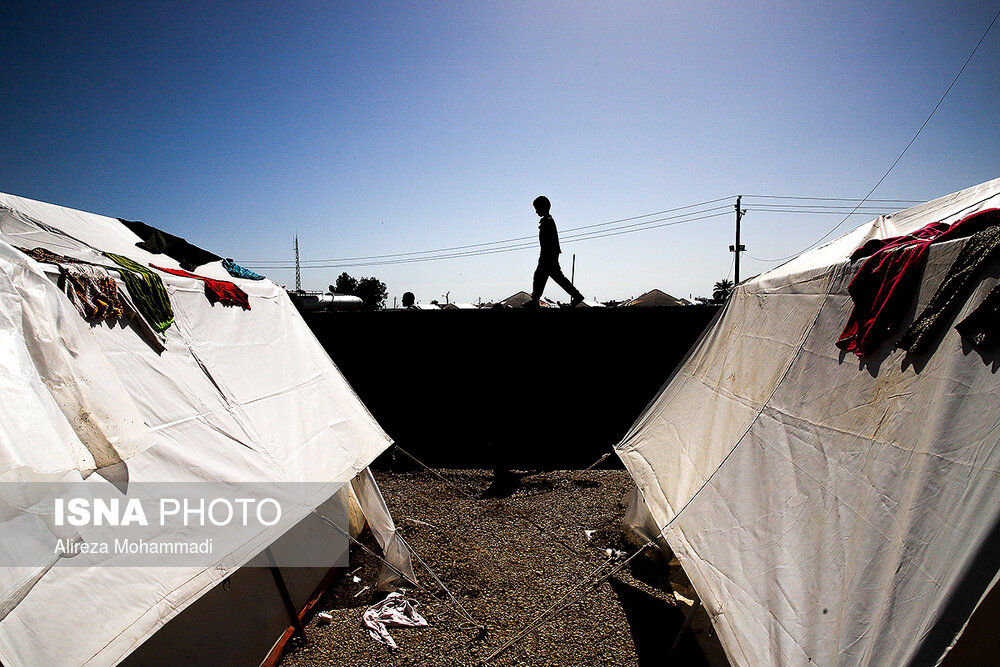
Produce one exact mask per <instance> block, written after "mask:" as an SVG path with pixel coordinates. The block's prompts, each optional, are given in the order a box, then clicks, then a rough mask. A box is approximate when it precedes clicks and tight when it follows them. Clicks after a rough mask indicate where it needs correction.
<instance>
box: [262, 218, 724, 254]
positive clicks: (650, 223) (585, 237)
mask: <svg viewBox="0 0 1000 667" xmlns="http://www.w3.org/2000/svg"><path fill="white" fill-rule="evenodd" d="M720 209H721V210H720ZM728 209H729V206H716V207H714V208H710V209H704V210H701V211H693V212H691V213H686V214H683V215H677V216H668V217H665V218H656V219H653V220H645V221H643V222H638V223H633V224H630V225H621V226H619V227H615V228H611V229H598V230H593V231H588V232H577V233H570V234H564V235H562V236H561V237H560V244H567V243H577V242H580V241H590V240H593V239H599V238H607V237H610V236H620V235H622V234H631V233H635V232H639V231H646V230H650V229H658V228H661V227H670V226H674V225H683V224H687V223H691V222H696V221H700V220H707V219H710V218H717V217H720V216H724V215H729V213H728ZM711 211H717V212H715V213H712V212H711ZM700 213H705V215H698V214H700ZM602 224H607V223H602ZM576 229H582V228H576ZM524 238H525V240H524V241H518V240H517V239H510V240H508V241H498V242H495V243H502V244H507V245H502V246H500V247H496V248H481V249H479V250H465V251H451V252H441V253H440V254H436V255H427V256H423V257H404V255H409V254H416V253H399V254H396V255H387V256H385V257H386V258H385V259H371V260H365V259H363V258H356V259H357V261H355V260H350V259H345V260H343V261H340V262H336V263H334V262H331V263H324V264H311V265H308V266H301V268H302V269H320V268H322V269H329V268H348V267H358V266H384V265H388V264H412V263H419V262H430V261H437V260H443V259H458V258H462V257H478V256H482V255H494V254H498V253H506V252H514V251H518V250H527V249H529V248H535V247H537V243H538V242H537V239H536V238H535V237H534V236H529V237H524ZM482 245H485V244H482ZM427 252H434V251H427ZM300 265H301V263H300ZM245 266H246V267H247V268H253V269H261V270H268V269H270V270H274V269H291V268H295V264H294V263H292V264H289V263H284V264H279V265H274V266H263V265H260V264H251V263H249V262H247V263H246V264H245Z"/></svg>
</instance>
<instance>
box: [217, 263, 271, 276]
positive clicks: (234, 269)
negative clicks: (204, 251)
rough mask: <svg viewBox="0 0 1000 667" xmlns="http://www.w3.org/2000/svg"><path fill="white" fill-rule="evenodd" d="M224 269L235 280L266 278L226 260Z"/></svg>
mask: <svg viewBox="0 0 1000 667" xmlns="http://www.w3.org/2000/svg"><path fill="white" fill-rule="evenodd" d="M222 268H224V269H225V270H226V271H228V272H229V275H231V276H232V277H233V278H245V279H246V280H263V279H264V276H262V275H260V274H259V273H255V272H253V271H251V270H250V269H245V268H243V267H242V266H240V265H239V264H237V263H236V262H234V261H233V260H231V259H229V258H226V259H224V260H222Z"/></svg>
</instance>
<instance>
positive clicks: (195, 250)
mask: <svg viewBox="0 0 1000 667" xmlns="http://www.w3.org/2000/svg"><path fill="white" fill-rule="evenodd" d="M118 220H119V221H120V222H121V223H122V224H123V225H125V226H126V227H128V228H129V229H130V230H132V233H134V234H135V235H136V236H138V237H139V238H140V239H142V240H141V241H139V242H138V243H136V244H135V245H136V247H139V248H142V249H143V250H146V251H148V252H151V253H153V254H154V255H159V254H164V255H166V256H167V257H170V258H172V259H175V260H177V262H178V263H179V264H180V265H181V267H182V268H184V269H186V270H188V271H194V270H195V269H197V268H198V267H199V266H201V265H202V264H208V263H209V262H217V261H218V260H220V259H222V258H221V257H219V256H218V255H216V254H215V253H212V252H209V251H207V250H204V249H203V248H199V247H198V246H196V245H194V244H192V243H189V242H188V241H186V240H185V239H182V238H181V237H179V236H174V235H173V234H168V233H166V232H164V231H161V230H159V229H157V228H156V227H151V226H149V225H147V224H146V223H145V222H140V221H138V220H125V219H123V218H118Z"/></svg>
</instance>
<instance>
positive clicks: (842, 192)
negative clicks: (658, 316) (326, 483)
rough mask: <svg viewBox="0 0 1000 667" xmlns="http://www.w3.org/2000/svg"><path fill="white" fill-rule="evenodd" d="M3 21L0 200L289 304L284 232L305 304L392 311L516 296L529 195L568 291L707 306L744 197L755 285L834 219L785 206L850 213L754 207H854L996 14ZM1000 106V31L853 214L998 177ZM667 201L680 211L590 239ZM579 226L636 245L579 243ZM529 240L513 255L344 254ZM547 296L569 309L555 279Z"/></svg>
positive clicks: (324, 11)
mask: <svg viewBox="0 0 1000 667" xmlns="http://www.w3.org/2000/svg"><path fill="white" fill-rule="evenodd" d="M3 9H4V11H3V14H4V18H5V21H4V32H3V52H4V56H3V66H2V67H0V95H2V96H3V104H2V105H0V133H2V136H3V142H2V149H0V191H4V192H9V193H12V194H17V195H22V196H25V197H30V198H33V199H39V200H42V201H47V202H52V203H56V204H60V205H64V206H69V207H72V208H79V209H83V210H87V211H92V212H95V213H102V214H106V215H111V216H115V217H124V218H130V219H139V220H143V221H145V222H147V223H149V224H152V225H154V226H157V227H160V228H162V229H164V230H166V231H169V232H171V233H174V234H177V235H179V236H184V237H185V238H187V239H188V240H190V241H191V242H193V243H195V244H197V245H201V246H203V247H205V248H208V249H210V250H213V251H215V252H217V253H219V254H221V255H224V256H227V257H233V258H234V259H236V261H238V262H240V263H243V264H245V265H248V266H257V267H261V268H260V269H259V270H261V271H262V272H263V273H265V274H266V275H268V277H270V278H272V279H274V280H275V281H277V282H279V283H283V284H287V285H288V286H290V287H291V286H292V285H293V284H294V271H293V270H291V269H289V268H278V266H279V265H282V266H286V267H287V266H290V265H291V263H292V260H293V250H292V243H293V237H294V236H295V235H296V234H298V237H299V245H300V254H301V258H302V260H303V264H304V266H306V267H307V268H304V269H303V274H302V282H303V287H305V288H307V289H320V288H325V287H326V285H328V284H330V283H332V282H334V280H335V278H336V276H337V275H338V274H339V273H341V272H342V271H347V272H349V273H351V275H353V276H355V277H362V276H370V275H374V276H376V277H378V278H380V279H382V280H384V281H385V282H386V283H387V285H388V287H389V292H390V298H389V301H390V305H391V303H392V301H393V297H396V298H399V297H400V296H401V295H402V293H403V292H404V291H407V290H409V291H412V292H414V293H415V294H416V296H417V299H418V300H420V301H430V300H432V299H438V300H442V301H443V300H444V298H445V296H444V295H445V294H446V293H447V294H448V295H449V297H448V298H449V299H450V300H451V301H477V300H478V299H480V298H481V299H482V300H483V301H488V300H491V299H501V298H504V297H506V296H509V295H510V294H512V293H514V292H516V291H518V290H521V289H525V290H530V285H531V274H532V271H533V269H534V264H535V260H536V258H537V249H536V246H535V245H534V243H535V242H533V241H532V239H531V237H533V236H534V235H536V234H537V217H536V216H535V215H534V212H533V210H532V208H531V201H532V199H534V197H535V196H536V195H538V194H546V195H548V196H549V198H550V199H551V200H552V203H553V208H552V214H553V216H554V217H555V219H556V222H557V224H558V225H559V228H560V231H561V233H562V235H563V238H564V243H563V251H564V254H563V260H562V264H563V268H564V270H565V271H566V273H567V274H569V273H570V269H571V264H572V256H573V255H574V254H575V255H576V282H577V284H578V286H579V287H580V288H581V289H582V290H583V292H584V293H585V294H586V295H587V296H588V297H596V298H598V299H601V300H608V299H621V298H626V297H629V296H637V295H639V294H640V293H642V292H645V291H647V290H649V289H651V288H654V287H655V288H659V289H662V290H664V291H667V292H669V293H671V294H674V295H675V296H680V297H688V296H689V295H693V296H699V295H709V294H710V293H711V289H712V285H713V283H714V282H716V281H717V280H720V279H721V278H725V277H727V276H728V277H732V274H733V271H732V254H731V253H730V252H729V251H728V246H729V245H730V244H732V243H733V238H732V237H733V228H734V218H735V216H734V213H733V208H732V205H733V203H734V197H735V195H738V194H742V195H745V198H744V207H745V208H747V209H748V212H747V214H746V216H745V217H744V220H743V243H744V244H745V245H746V246H747V255H745V256H744V258H743V260H742V268H741V277H742V278H745V277H748V276H750V275H753V274H755V273H759V272H761V271H764V270H766V269H769V268H772V267H773V266H775V265H776V264H777V262H776V261H761V259H767V260H774V259H777V258H780V257H784V256H787V255H789V254H793V253H796V252H798V251H800V250H802V249H803V248H805V247H807V246H809V245H810V244H812V243H813V242H814V241H816V240H817V239H818V238H819V237H821V236H823V235H824V234H825V233H826V232H828V231H829V230H830V229H831V228H832V227H834V226H835V225H836V224H837V223H838V222H840V221H841V220H842V219H843V217H844V215H845V214H846V212H847V210H849V209H847V210H841V211H840V212H839V213H836V214H822V215H821V214H817V213H804V212H800V213H789V212H781V211H777V210H774V209H775V208H776V205H777V204H787V205H795V210H798V211H805V210H830V209H827V208H821V209H803V208H801V207H802V206H803V205H813V206H824V207H829V206H833V205H839V206H842V205H850V204H846V203H844V202H830V201H826V202H818V201H816V200H804V199H800V200H777V199H765V198H763V197H761V196H760V195H767V196H775V197H827V198H854V199H859V198H861V197H864V196H865V195H866V194H868V192H869V191H870V190H871V188H872V187H873V186H875V184H876V183H877V182H878V180H879V179H880V178H881V177H882V175H883V174H884V173H885V172H886V170H887V169H889V167H890V166H891V165H892V163H893V161H894V160H896V158H897V157H899V155H900V153H901V152H902V151H903V149H904V148H905V147H906V145H907V143H908V142H909V141H910V140H911V139H912V138H913V136H914V134H915V133H916V132H917V130H918V129H919V128H920V126H921V124H922V123H923V122H924V121H925V119H926V118H927V116H928V115H929V114H930V113H931V111H932V110H933V109H934V106H935V105H936V104H937V102H938V100H939V99H940V98H941V96H942V95H943V94H944V92H945V90H946V89H947V88H948V86H949V85H950V84H951V82H952V80H953V79H954V77H955V75H956V74H958V72H959V70H960V69H961V67H962V65H963V64H964V63H965V61H966V59H967V58H968V57H969V55H970V54H971V53H972V50H973V48H974V47H975V46H976V44H977V42H979V40H980V38H981V37H982V35H983V33H984V31H985V30H986V28H987V27H988V26H989V25H990V22H991V21H992V20H993V18H994V16H995V15H996V13H997V11H998V9H1000V5H997V3H995V2H994V3H988V2H966V1H962V0H956V1H954V2H947V3H941V2H920V3H918V2H911V3H902V2H878V3H853V2H827V1H824V2H816V3H799V2H794V3H790V2H767V3H759V2H755V3H737V2H683V3H682V2H642V3H631V2H587V1H581V0H575V1H572V2H516V1H513V2H476V1H469V0H465V1H462V2H388V3H387V2H357V3H355V2H347V1H332V2H268V3H264V2H226V3H222V2H205V1H204V0H202V1H200V2H197V3H194V2H192V3H187V4H185V3H173V2H142V1H135V2H110V1H108V2H85V3H46V2H31V3H24V4H23V5H20V4H19V3H12V2H5V3H4V5H3ZM998 93H1000V22H998V25H995V26H994V27H993V29H992V31H991V32H990V33H989V35H988V36H987V38H986V40H985V41H984V42H983V43H982V45H981V46H980V47H979V50H978V52H977V53H976V55H975V57H974V58H973V59H972V61H971V62H969V64H968V67H967V68H966V70H965V72H964V73H963V74H962V76H961V78H960V79H959V80H958V82H957V83H956V84H955V86H954V88H953V89H952V90H951V91H950V93H949V94H948V96H947V98H946V99H945V100H944V103H943V104H942V105H941V107H940V108H939V109H938V110H937V112H936V113H935V114H934V116H933V118H931V120H930V122H929V123H928V124H927V126H926V127H925V128H924V129H923V131H922V132H921V133H920V135H919V137H918V138H917V140H916V141H915V142H914V143H913V145H912V146H911V147H910V148H909V150H908V151H907V152H906V154H905V155H904V156H903V158H902V159H901V160H900V161H899V163H898V164H897V165H896V167H895V168H894V169H893V170H892V172H891V173H890V174H889V175H888V177H887V178H886V179H885V180H884V182H883V183H882V184H881V185H880V186H879V187H878V189H877V190H876V191H875V192H874V194H872V197H873V198H875V199H899V200H927V199H931V198H934V197H937V196H940V195H943V194H947V193H949V192H953V191H955V190H959V189H962V188H964V187H968V186H971V185H975V184H977V183H980V182H982V181H985V180H989V179H991V178H995V177H998V176H1000V104H998V103H997V100H998ZM751 195H755V196H751ZM720 198H721V199H722V200H721V201H716V202H713V203H711V204H705V205H703V206H700V207H693V208H689V209H683V210H680V211H671V209H676V208H679V207H684V206H689V205H693V204H699V203H701V202H706V201H711V200H717V199H720ZM720 206H726V207H728V208H716V207H720ZM878 206H880V207H881V208H880V209H879V210H886V211H887V210H894V209H898V208H904V207H905V205H902V204H899V205H896V204H891V203H887V204H880V205H878ZM660 211H671V212H667V213H661V214H660V215H658V216H649V217H645V218H636V219H635V220H628V221H625V222H621V223H617V224H611V225H602V223H609V222H612V221H615V220H622V219H625V218H633V217H635V216H646V215H648V214H651V213H656V212H660ZM682 213H687V214H689V217H688V218H677V217H675V216H677V215H680V214H682ZM709 215H715V217H705V216H709ZM873 216H874V211H872V212H867V213H865V214H864V215H857V216H855V217H853V218H851V219H850V220H849V221H848V222H846V223H844V225H842V226H841V227H840V228H839V231H838V234H839V233H840V232H843V231H847V230H848V229H850V228H852V227H854V226H857V225H859V224H861V223H863V222H865V221H866V220H868V219H870V218H871V217H873ZM693 218H698V219H693ZM685 220H688V221H687V222H684V221H685ZM678 222H684V224H664V223H678ZM637 223H646V224H644V225H637ZM630 224H631V225H637V226H633V227H629V228H623V226H624V225H630ZM591 225H594V227H589V226H591ZM579 227H588V230H583V231H594V232H599V231H601V232H614V231H616V230H617V231H625V230H626V229H627V230H629V232H630V233H614V234H611V233H609V234H606V235H597V234H595V236H598V237H597V238H590V239H589V240H579V241H576V242H572V241H571V240H570V239H569V238H567V237H570V236H571V235H572V234H573V233H574V232H573V231H572V230H574V229H576V228H579ZM577 233H579V232H577ZM524 237H528V239H527V242H526V243H521V244H520V245H521V246H524V247H522V248H521V249H519V250H516V251H512V252H503V253H492V254H472V255H467V256H464V257H460V258H449V259H440V260H435V261H410V262H406V263H392V264H377V265H367V266H362V265H359V264H360V261H359V260H356V259H352V258H358V257H371V256H378V255H394V256H395V257H390V258H383V259H381V260H376V261H385V259H393V260H398V259H411V260H413V259H420V258H422V257H423V256H422V255H417V254H412V255H402V256H400V253H418V252H421V251H429V250H436V249H441V248H453V247H457V246H473V247H472V248H467V249H466V251H470V250H472V251H476V250H491V249H496V248H498V247H502V246H496V245H478V244H490V243H492V242H496V241H503V240H508V239H520V238H524ZM446 254H455V253H454V252H453V253H446ZM754 258H758V259H754ZM365 261H372V260H365ZM546 295H547V296H550V297H552V298H557V299H561V300H565V299H566V298H567V297H566V295H565V294H563V293H562V291H561V290H560V289H559V288H558V287H556V286H554V285H552V284H551V283H550V285H549V287H548V288H547V290H546Z"/></svg>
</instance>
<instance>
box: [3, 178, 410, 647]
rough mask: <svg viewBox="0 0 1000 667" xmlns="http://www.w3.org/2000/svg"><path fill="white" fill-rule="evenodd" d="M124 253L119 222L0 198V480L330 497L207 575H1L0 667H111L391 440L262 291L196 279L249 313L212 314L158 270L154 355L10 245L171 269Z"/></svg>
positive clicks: (169, 262) (14, 516)
mask: <svg viewBox="0 0 1000 667" xmlns="http://www.w3.org/2000/svg"><path fill="white" fill-rule="evenodd" d="M138 240H139V239H138V238H137V237H136V235H135V234H134V233H133V232H132V231H130V230H129V229H128V228H126V227H125V226H124V225H123V224H122V223H121V222H120V221H119V220H117V219H114V218H109V217H106V216H101V215H96V214H91V213H84V212H81V211H76V210H71V209H67V208H64V207H60V206H55V205H52V204H45V203H42V202H37V201H32V200H29V199H25V198H22V197H16V196H12V195H5V194H0V395H2V397H3V398H2V400H3V410H0V482H3V483H12V482H13V483H24V482H34V481H42V482H45V481H53V480H64V481H66V480H69V481H76V482H79V483H84V484H93V485H107V484H111V483H112V481H109V480H118V482H119V483H120V482H121V480H122V479H124V480H125V481H126V482H127V483H128V484H137V483H142V482H152V481H155V482H172V483H195V482H215V483H227V484H234V485H238V484H252V483H265V484H270V483H284V482H288V483H315V484H319V485H322V487H323V488H324V489H326V490H327V492H326V493H324V494H323V495H322V497H317V498H314V499H310V500H309V501H308V502H306V501H305V500H303V501H302V502H301V503H300V504H299V505H297V506H296V507H295V508H294V509H293V511H289V512H287V513H286V514H283V515H282V518H281V521H279V522H278V523H277V524H276V525H274V526H272V527H270V528H268V529H266V530H261V531H260V532H258V533H257V534H255V535H254V536H253V537H252V538H250V539H248V540H247V541H246V542H245V543H243V544H241V545H240V546H239V548H238V549H234V550H233V551H231V552H229V553H225V554H219V556H220V561H221V562H220V563H219V564H218V565H217V566H215V567H202V566H197V567H161V568H153V567H142V568H135V567H91V568H77V567H52V563H51V562H50V563H47V564H45V565H38V566H32V567H24V566H22V567H2V568H0V619H2V620H0V662H2V663H3V664H4V665H5V666H6V667H16V666H18V665H38V664H46V665H113V664H117V663H118V662H120V661H121V660H122V659H123V658H125V657H126V656H127V655H129V653H131V652H132V651H133V650H134V649H135V648H136V647H138V646H139V645H140V644H142V642H144V641H145V640H146V639H148V638H149V637H151V636H152V635H153V634H155V633H156V632H157V631H158V630H159V629H160V628H161V627H163V626H164V624H166V623H167V622H168V621H170V620H171V619H172V618H174V617H176V616H177V615H178V614H180V613H181V612H182V611H183V610H184V609H185V608H187V607H189V606H190V605H191V604H192V603H193V602H194V601H195V600H197V599H198V598H199V597H201V596H202V595H204V594H206V593H207V592H208V591H209V590H211V589H212V588H213V587H214V586H216V585H217V584H218V583H219V582H221V581H223V580H224V579H225V578H226V577H228V576H229V575H230V574H232V573H233V572H234V571H235V570H236V569H238V568H239V567H240V566H241V565H243V564H244V563H245V562H247V561H248V560H249V559H250V558H251V557H253V556H254V555H255V554H257V553H259V552H260V551H261V550H262V549H264V548H265V547H267V546H268V545H270V544H272V543H274V542H275V541H276V540H277V539H279V538H280V537H281V535H282V534H284V533H285V532H286V531H288V530H289V528H291V527H292V526H294V525H295V524H296V523H297V522H299V521H300V520H301V519H302V518H303V517H306V516H310V515H311V513H312V512H313V510H314V509H315V508H316V507H317V506H318V505H319V504H321V503H322V502H323V501H324V500H325V499H326V498H328V497H330V496H331V495H332V494H333V493H334V492H336V491H337V490H338V489H339V488H342V487H343V486H344V485H345V484H348V483H349V482H351V480H353V479H355V478H358V476H359V475H362V476H364V475H363V473H365V472H366V468H367V466H368V464H369V463H371V461H372V460H374V458H375V457H376V456H378V455H379V454H380V453H381V452H382V451H384V450H385V449H386V448H387V447H388V446H389V445H390V444H391V440H390V439H389V437H388V436H387V435H386V434H385V432H384V431H383V430H382V429H381V428H380V427H379V425H378V424H377V423H376V422H375V420H374V419H373V418H372V416H371V415H370V413H369V412H368V410H367V409H366V408H365V406H364V405H363V404H362V403H361V401H360V400H359V399H358V397H357V396H356V395H355V393H354V392H353V391H352V389H351V388H350V386H349V385H348V384H347V382H346V381H345V379H344V378H343V376H342V375H341V374H340V372H339V371H338V370H337V368H336V367H335V366H334V365H333V363H332V362H331V361H330V359H329V357H328V356H327V355H326V353H325V352H324V350H323V349H322V347H321V346H320V344H319V343H318V342H317V341H316V339H315V337H314V336H313V335H312V333H311V332H310V331H309V329H308V327H307V326H306V325H305V323H304V322H303V321H302V319H301V317H300V316H299V315H298V313H297V312H296V310H295V308H294V306H293V305H292V303H291V302H290V300H289V298H288V296H287V294H286V293H285V291H284V290H283V289H282V288H281V287H279V286H278V285H275V284H274V283H272V282H271V281H268V280H262V281H253V280H242V279H235V278H232V277H231V276H230V275H229V274H228V273H227V272H226V270H225V269H224V268H223V267H222V264H221V262H218V261H212V262H210V263H207V264H204V265H203V266H200V267H198V268H197V269H196V272H197V274H198V275H202V276H206V277H209V278H214V279H219V280H226V281H232V282H235V283H238V285H239V286H240V287H241V288H242V289H243V290H244V291H245V292H246V293H247V294H248V298H249V303H250V305H251V309H250V310H249V311H247V310H243V309H241V308H231V307H224V306H223V305H221V304H218V303H216V304H213V303H211V302H209V300H208V299H206V294H205V286H204V285H203V284H202V282H201V281H200V280H197V279H193V278H188V277H182V276H175V275H169V274H163V275H162V281H163V283H164V285H165V288H166V292H167V294H168V295H169V299H170V302H171V304H172V306H173V312H174V318H175V320H174V323H173V324H172V325H171V326H170V327H169V328H168V329H167V330H166V332H165V336H164V337H163V339H162V343H163V349H158V346H157V345H155V344H151V343H150V342H149V340H148V337H147V338H143V337H142V336H140V335H139V333H138V331H137V330H136V329H135V328H134V327H133V326H132V325H130V324H122V323H121V322H120V321H119V323H117V324H113V323H108V322H94V323H91V322H87V321H85V320H84V319H83V318H82V317H81V316H80V314H79V313H78V312H77V311H76V310H75V309H74V308H73V306H72V305H71V303H70V301H69V300H68V299H67V297H66V295H65V294H64V293H63V292H62V291H61V290H60V289H59V287H58V286H57V284H56V282H55V281H56V279H57V277H58V271H57V269H56V268H55V267H54V266H53V265H51V264H46V263H42V262H37V261H35V260H33V259H31V258H29V257H28V256H26V255H25V254H23V253H22V252H20V251H19V250H17V249H16V248H15V246H19V247H26V248H29V249H30V248H35V247H44V248H46V249H48V250H50V251H53V252H56V253H59V254H62V255H67V256H72V257H76V258H78V259H84V260H90V261H94V262H97V263H102V264H109V263H110V262H108V261H107V258H106V257H105V256H103V255H102V254H101V253H102V252H110V253H116V254H119V255H123V256H126V257H128V258H130V259H132V260H134V261H136V262H137V263H139V264H140V265H142V266H147V265H149V264H150V263H154V264H156V265H158V266H163V267H166V268H170V269H178V268H180V264H179V263H178V262H177V261H175V260H174V259H171V258H170V257H168V256H166V255H163V254H154V253H152V252H148V251H147V250H144V249H141V248H139V247H137V246H136V243H137V241H138ZM118 287H119V289H121V290H122V291H124V285H123V284H122V282H121V281H120V280H119V281H118ZM95 471H97V472H98V473H99V474H91V473H94V472H95ZM372 481H373V480H372ZM5 488H9V487H5ZM126 488H127V487H126ZM367 496H368V498H367V501H365V500H362V506H366V502H367V508H368V509H369V510H370V511H372V513H373V516H378V517H379V521H378V523H377V526H373V527H375V528H376V531H377V534H378V535H379V537H380V539H381V540H382V541H383V542H384V543H385V544H386V546H387V548H388V549H389V550H390V551H394V552H396V554H397V555H401V553H400V552H401V551H402V549H401V547H400V546H399V545H398V544H397V543H395V542H394V536H393V530H394V528H393V527H392V524H391V519H389V518H388V515H387V513H385V512H384V504H382V505H381V507H379V504H380V503H381V498H380V496H378V494H377V489H375V490H374V492H371V488H370V487H369V493H368V494H367ZM369 518H371V517H369ZM35 519H37V517H33V516H32V515H31V512H30V511H28V510H27V509H26V508H24V507H17V506H14V505H4V506H3V507H2V511H0V525H3V524H7V525H8V526H10V525H12V524H14V523H16V522H19V521H30V520H35ZM7 546H8V545H3V547H7ZM404 559H405V557H404ZM398 562H402V561H398Z"/></svg>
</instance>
